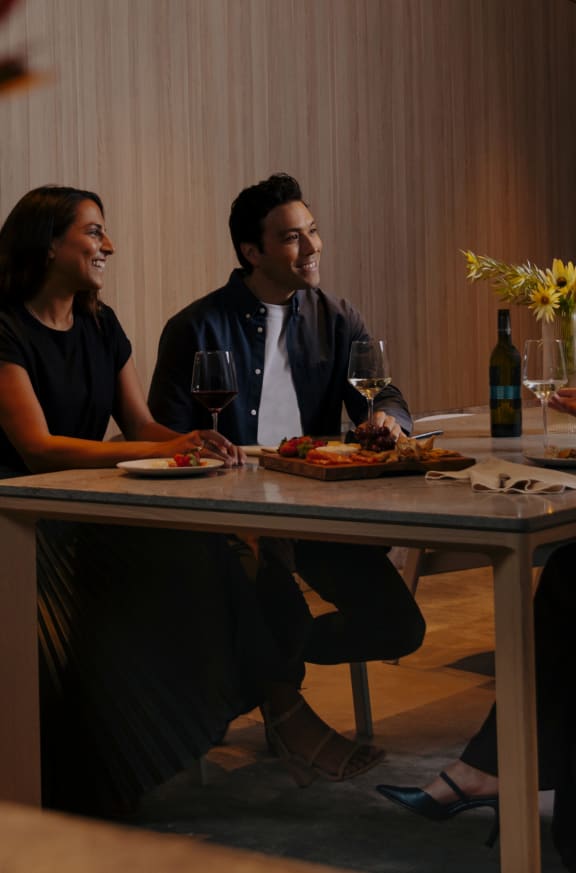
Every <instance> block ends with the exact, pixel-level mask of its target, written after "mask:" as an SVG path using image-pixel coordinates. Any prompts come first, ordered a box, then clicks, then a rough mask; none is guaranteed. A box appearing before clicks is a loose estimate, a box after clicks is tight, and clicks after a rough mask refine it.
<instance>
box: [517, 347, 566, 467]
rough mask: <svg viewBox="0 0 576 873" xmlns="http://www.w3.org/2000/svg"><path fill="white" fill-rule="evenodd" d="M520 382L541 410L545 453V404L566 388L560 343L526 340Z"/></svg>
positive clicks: (546, 418)
mask: <svg viewBox="0 0 576 873" xmlns="http://www.w3.org/2000/svg"><path fill="white" fill-rule="evenodd" d="M522 382H523V384H524V385H525V387H526V388H528V390H529V391H532V393H533V394H535V395H536V397H537V398H538V400H539V401H540V404H541V406H542V421H543V426H544V450H545V451H547V450H548V401H549V399H550V397H551V396H552V395H553V394H555V393H556V391H557V390H558V389H559V388H562V386H563V385H566V384H567V382H568V377H567V374H566V360H565V358H564V349H563V346H562V340H557V339H546V340H526V342H525V343H524V356H523V359H522Z"/></svg>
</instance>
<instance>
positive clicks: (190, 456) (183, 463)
mask: <svg viewBox="0 0 576 873" xmlns="http://www.w3.org/2000/svg"><path fill="white" fill-rule="evenodd" d="M172 460H173V461H174V464H175V465H176V466H177V467H198V466H199V464H200V461H199V459H198V455H197V454H195V453H194V452H188V453H187V454H185V455H180V454H179V455H174V457H173V458H172Z"/></svg>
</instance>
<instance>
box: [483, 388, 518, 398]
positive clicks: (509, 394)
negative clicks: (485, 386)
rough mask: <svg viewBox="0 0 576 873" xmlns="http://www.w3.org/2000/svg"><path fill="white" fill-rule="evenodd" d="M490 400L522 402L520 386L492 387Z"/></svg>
mask: <svg viewBox="0 0 576 873" xmlns="http://www.w3.org/2000/svg"><path fill="white" fill-rule="evenodd" d="M490 400H520V386H519V385H490Z"/></svg>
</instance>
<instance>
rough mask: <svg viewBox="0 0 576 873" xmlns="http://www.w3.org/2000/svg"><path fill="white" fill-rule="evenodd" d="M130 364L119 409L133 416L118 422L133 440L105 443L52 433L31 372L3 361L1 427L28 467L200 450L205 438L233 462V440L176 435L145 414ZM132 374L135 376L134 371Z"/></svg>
mask: <svg viewBox="0 0 576 873" xmlns="http://www.w3.org/2000/svg"><path fill="white" fill-rule="evenodd" d="M128 364H130V366H129V367H128V371H127V374H125V375H123V374H124V370H125V369H126V367H125V368H124V369H123V370H122V372H121V374H120V375H119V394H120V397H121V402H120V407H121V410H122V415H123V416H124V418H127V419H128V420H127V421H119V424H120V426H121V427H122V429H123V430H124V427H126V428H127V435H128V436H129V439H128V440H127V441H126V442H122V441H113V442H100V441H98V440H84V439H76V438H73V437H64V436H55V435H53V434H51V433H50V431H49V430H48V425H47V423H46V418H45V416H44V412H43V410H42V407H41V406H40V403H39V402H38V398H37V397H36V394H35V393H34V389H33V387H32V384H31V382H30V378H29V376H28V373H27V372H26V370H25V369H24V368H23V367H21V366H19V365H18V364H9V363H0V427H2V429H3V430H4V432H5V434H6V436H7V437H8V439H9V440H10V442H11V443H12V445H13V446H14V448H15V449H16V451H17V452H18V453H19V454H20V455H21V457H22V459H23V460H24V463H25V464H26V466H27V467H28V469H29V470H31V471H32V472H35V473H45V472H49V471H51V470H63V469H73V468H76V467H79V468H81V467H113V466H114V465H115V464H116V463H118V461H127V460H133V459H134V460H136V459H141V458H153V457H164V458H166V457H172V456H173V455H175V454H178V453H185V452H187V451H191V450H193V449H194V448H198V446H199V445H201V444H203V443H204V441H207V442H211V443H212V444H217V445H218V446H219V449H220V450H218V449H217V448H215V449H214V450H212V451H211V452H210V454H212V455H214V456H219V457H220V456H221V457H222V459H223V460H225V461H226V463H229V464H231V463H234V459H233V455H232V454H231V453H230V450H229V449H228V446H229V445H230V444H229V443H228V441H227V440H224V439H223V438H222V437H219V436H218V435H217V434H214V433H213V432H212V431H192V432H191V433H189V434H175V433H174V432H173V431H171V430H169V429H168V428H165V427H163V426H162V425H160V424H158V423H157V422H155V421H154V419H153V418H152V416H151V415H150V413H149V412H148V413H147V414H146V411H147V407H146V403H145V401H144V398H143V397H142V403H143V406H144V410H142V409H141V408H140V404H139V401H138V398H137V396H136V395H134V384H133V378H132V376H131V375H130V370H131V369H132V370H133V365H132V364H131V362H128ZM128 364H127V365H126V366H128ZM133 375H134V378H136V374H135V371H134V373H133ZM137 382H138V380H137V378H136V384H137ZM139 390H140V394H141V389H139ZM122 415H121V417H122ZM132 415H134V416H135V420H134V421H132V420H131V416H132Z"/></svg>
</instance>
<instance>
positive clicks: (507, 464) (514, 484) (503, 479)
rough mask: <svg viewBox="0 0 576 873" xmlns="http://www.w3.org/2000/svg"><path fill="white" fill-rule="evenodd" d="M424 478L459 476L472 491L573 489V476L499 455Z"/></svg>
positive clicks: (552, 491)
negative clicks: (464, 467) (516, 462)
mask: <svg viewBox="0 0 576 873" xmlns="http://www.w3.org/2000/svg"><path fill="white" fill-rule="evenodd" d="M426 478H427V479H462V480H463V481H465V482H470V484H471V485H472V490H473V491H502V492H517V493H520V494H536V493H538V494H561V493H562V492H563V491H564V490H565V489H566V488H576V476H574V475H572V474H571V473H565V472H563V471H561V470H548V469H544V468H542V467H530V466H528V465H527V464H513V463H512V462H511V461H501V460H499V459H498V458H486V460H484V461H480V462H479V463H478V464H474V465H473V466H472V467H467V468H466V469H465V470H454V471H448V470H447V471H444V472H442V471H440V470H429V471H428V472H427V473H426Z"/></svg>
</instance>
